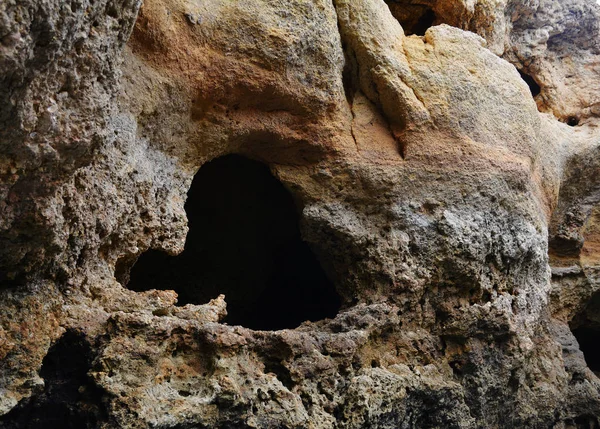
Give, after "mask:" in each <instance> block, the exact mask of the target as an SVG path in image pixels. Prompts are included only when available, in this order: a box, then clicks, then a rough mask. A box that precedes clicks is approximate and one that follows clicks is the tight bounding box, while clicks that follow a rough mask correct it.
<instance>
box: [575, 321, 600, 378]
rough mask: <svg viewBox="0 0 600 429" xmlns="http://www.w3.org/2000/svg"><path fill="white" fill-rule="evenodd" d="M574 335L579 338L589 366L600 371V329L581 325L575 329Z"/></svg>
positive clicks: (596, 371) (578, 340) (580, 346)
mask: <svg viewBox="0 0 600 429" xmlns="http://www.w3.org/2000/svg"><path fill="white" fill-rule="evenodd" d="M573 335H575V338H577V342H578V343H579V349H580V350H581V351H582V352H583V355H584V356H585V362H586V363H587V365H588V367H589V368H590V369H591V370H592V371H594V372H595V373H597V374H598V373H600V341H599V340H600V331H599V330H597V329H593V328H589V327H586V326H581V327H579V328H577V329H573Z"/></svg>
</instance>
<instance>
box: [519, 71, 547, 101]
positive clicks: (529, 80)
mask: <svg viewBox="0 0 600 429" xmlns="http://www.w3.org/2000/svg"><path fill="white" fill-rule="evenodd" d="M519 74H520V75H521V79H523V80H524V81H525V83H526V84H527V86H529V90H530V91H531V95H532V96H533V97H536V96H538V95H539V94H540V93H541V92H542V87H541V86H540V85H539V84H538V83H537V82H536V81H535V79H534V78H533V77H532V76H530V75H528V74H526V73H525V72H524V71H522V70H519Z"/></svg>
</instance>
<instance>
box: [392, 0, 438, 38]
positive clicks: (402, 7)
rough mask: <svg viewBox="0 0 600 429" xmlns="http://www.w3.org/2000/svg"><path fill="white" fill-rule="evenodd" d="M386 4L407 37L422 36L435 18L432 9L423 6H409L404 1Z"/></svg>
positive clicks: (399, 0) (397, 0) (394, 0)
mask: <svg viewBox="0 0 600 429" xmlns="http://www.w3.org/2000/svg"><path fill="white" fill-rule="evenodd" d="M386 3H387V5H388V7H389V8H390V12H392V15H394V17H395V18H396V19H397V20H398V22H399V23H400V25H401V26H402V29H403V30H404V34H406V35H407V36H410V35H413V34H416V35H417V36H424V35H425V32H426V31H427V29H428V28H429V27H431V26H433V24H434V22H435V20H436V18H437V17H436V15H435V12H434V11H433V9H431V7H429V6H428V5H425V4H409V3H408V2H407V1H406V0H387V1H386Z"/></svg>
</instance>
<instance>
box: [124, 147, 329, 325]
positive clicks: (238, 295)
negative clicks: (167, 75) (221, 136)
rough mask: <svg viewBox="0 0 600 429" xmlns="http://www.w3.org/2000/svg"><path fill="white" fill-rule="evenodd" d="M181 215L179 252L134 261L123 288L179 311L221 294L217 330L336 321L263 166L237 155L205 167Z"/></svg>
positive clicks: (280, 189) (293, 212)
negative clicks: (150, 293) (159, 293)
mask: <svg viewBox="0 0 600 429" xmlns="http://www.w3.org/2000/svg"><path fill="white" fill-rule="evenodd" d="M185 210H186V213H187V216H188V221H189V232H188V235H187V239H186V244H185V250H184V251H183V252H182V253H181V254H180V255H178V256H174V257H173V256H169V255H167V254H166V253H163V252H160V251H155V250H150V251H148V252H146V253H144V254H142V255H141V256H140V258H139V259H138V261H137V262H136V263H135V265H134V266H133V268H132V269H131V273H130V280H129V283H128V284H127V287H129V288H130V289H132V290H135V291H143V290H150V289H173V290H175V291H176V292H177V293H178V295H179V304H180V305H185V304H188V303H193V304H203V303H206V302H208V301H209V300H210V299H212V298H215V297H217V296H218V295H219V294H221V293H223V294H225V300H226V301H227V312H228V315H227V318H226V319H225V322H227V323H229V324H232V325H243V326H245V327H248V328H251V329H261V330H277V329H286V328H295V327H297V326H298V325H299V324H300V323H302V322H303V321H306V320H311V321H316V320H320V319H324V318H328V317H334V316H335V315H336V314H337V312H338V310H339V308H340V305H341V300H340V297H339V296H338V294H337V292H336V290H335V287H334V286H333V284H332V283H331V282H330V281H329V280H328V278H327V276H326V275H325V272H324V271H323V269H322V268H321V266H320V265H319V262H318V261H317V259H316V257H315V255H314V254H313V253H312V251H311V250H310V248H309V247H308V244H307V243H305V242H304V241H302V238H301V236H300V228H299V217H298V212H297V209H296V206H295V204H294V201H293V199H292V197H291V195H290V194H289V193H288V191H287V190H286V189H285V188H284V186H283V185H282V184H281V183H280V182H279V181H278V180H277V179H276V178H275V177H274V176H273V175H272V174H271V172H270V170H269V168H268V167H267V166H266V165H264V164H262V163H260V162H257V161H253V160H250V159H247V158H245V157H242V156H239V155H227V156H223V157H221V158H217V159H215V160H213V161H211V162H208V163H206V164H205V165H203V166H202V167H201V168H200V170H199V171H198V173H197V174H196V176H195V177H194V180H193V183H192V186H191V188H190V190H189V192H188V199H187V201H186V204H185Z"/></svg>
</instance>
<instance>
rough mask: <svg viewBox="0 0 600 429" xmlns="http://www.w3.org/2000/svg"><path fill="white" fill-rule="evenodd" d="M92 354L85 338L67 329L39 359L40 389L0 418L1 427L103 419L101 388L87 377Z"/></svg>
mask: <svg viewBox="0 0 600 429" xmlns="http://www.w3.org/2000/svg"><path fill="white" fill-rule="evenodd" d="M93 358H94V355H93V352H92V348H91V346H90V344H89V343H88V342H87V340H86V339H85V337H84V336H83V335H82V334H80V333H77V332H75V331H67V332H66V333H65V334H64V335H63V336H62V337H60V338H59V340H58V341H57V342H56V343H54V344H53V345H52V347H50V350H48V354H47V355H46V356H45V357H44V360H43V361H42V368H41V370H40V376H41V377H42V378H43V379H44V383H45V386H44V390H43V391H42V392H41V393H38V394H36V395H34V396H32V397H31V398H30V399H29V400H26V401H24V403H23V404H19V405H17V406H16V407H15V408H13V409H12V410H11V411H10V412H9V413H8V414H6V415H4V416H1V417H0V428H5V429H21V428H23V429H24V428H27V429H37V428H39V429H86V428H90V429H91V428H97V427H99V426H100V424H101V423H102V422H106V421H107V418H108V414H107V412H106V409H105V408H104V405H103V403H102V396H103V391H102V389H100V388H99V387H98V386H96V385H95V384H94V382H93V381H92V380H91V379H90V378H89V376H88V371H89V370H90V368H91V365H92V361H93Z"/></svg>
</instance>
